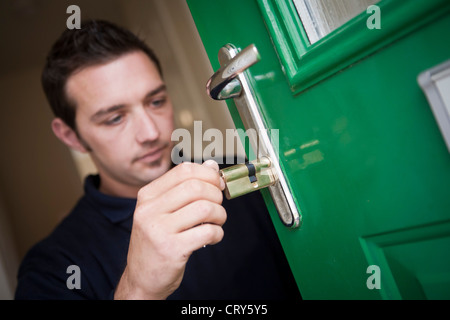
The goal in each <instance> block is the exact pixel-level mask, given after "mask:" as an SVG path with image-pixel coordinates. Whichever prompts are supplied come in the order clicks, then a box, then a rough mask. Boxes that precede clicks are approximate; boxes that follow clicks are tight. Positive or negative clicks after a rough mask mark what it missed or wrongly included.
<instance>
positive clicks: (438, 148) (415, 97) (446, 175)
mask: <svg viewBox="0 0 450 320" xmlns="http://www.w3.org/2000/svg"><path fill="white" fill-rule="evenodd" d="M411 1H414V0H411ZM391 2H395V8H397V9H398V8H400V7H401V3H404V2H405V1H402V0H397V1H391ZM430 2H433V1H427V3H430ZM417 3H419V2H417ZM434 3H435V4H436V5H435V6H430V7H429V8H431V7H433V8H434V9H433V10H434V11H433V10H431V9H430V10H428V11H427V12H426V14H427V17H429V16H430V15H431V16H432V17H433V18H432V19H430V18H427V17H423V19H416V20H417V25H414V21H412V22H411V21H410V22H409V24H408V25H406V26H405V31H404V32H401V33H400V34H399V35H398V36H397V37H396V38H395V39H394V40H392V41H390V42H385V43H383V45H380V44H378V45H377V47H376V50H369V51H367V53H366V54H360V55H359V56H358V59H357V60H356V61H351V62H350V63H348V64H346V63H344V64H342V65H343V66H342V68H341V69H339V70H335V71H334V72H332V73H327V75H326V77H323V78H321V79H320V81H318V82H316V83H313V84H311V85H309V86H305V87H304V88H303V89H302V90H296V89H295V88H294V90H292V89H293V88H292V83H291V82H290V81H291V80H292V79H289V77H288V76H287V74H286V73H285V72H283V70H284V71H286V68H285V67H284V65H283V59H281V58H279V57H280V56H279V54H280V53H279V46H277V45H274V44H276V43H277V41H279V39H275V38H274V35H273V34H272V33H271V32H270V29H271V27H270V26H269V25H266V24H265V21H267V20H266V18H265V17H266V16H267V12H262V10H264V8H263V7H262V6H261V1H258V0H214V1H211V0H188V4H189V7H190V9H191V13H192V16H193V17H194V20H195V23H196V25H197V28H198V30H199V33H200V36H201V37H202V40H203V44H204V46H205V49H206V52H207V54H208V56H209V59H210V61H211V64H212V66H213V68H214V69H215V70H217V69H218V68H219V67H220V66H219V63H218V61H217V53H218V51H219V49H220V48H221V47H222V46H224V45H225V44H227V43H232V44H234V45H235V46H237V47H240V48H245V47H246V46H247V45H249V44H251V43H254V44H255V45H256V47H257V48H258V50H259V52H260V55H261V61H260V62H259V63H257V64H256V65H254V66H253V67H251V68H250V69H249V74H250V75H251V77H252V78H253V82H254V83H253V89H254V91H255V95H256V98H257V101H258V102H259V107H260V109H261V112H262V114H263V117H264V118H265V121H266V124H267V126H268V127H269V128H272V129H279V139H280V140H279V158H280V164H281V165H282V168H283V170H284V172H285V175H286V177H287V180H288V183H289V184H290V186H291V188H292V190H293V193H294V198H295V201H296V203H297V205H298V207H299V209H300V210H301V212H302V218H303V223H302V226H301V227H300V228H299V229H296V230H292V229H289V228H286V227H285V226H284V225H283V224H282V223H281V222H280V220H279V218H278V214H277V212H276V210H275V207H274V205H273V203H272V200H271V198H270V195H269V194H268V192H266V191H264V190H263V191H262V192H263V195H264V197H265V200H266V204H267V206H268V208H269V211H270V214H271V217H272V221H273V223H274V225H275V228H276V230H277V233H278V236H279V238H280V241H281V243H282V245H283V248H284V250H285V253H286V257H287V259H288V261H289V263H290V266H291V269H292V271H293V274H294V276H295V279H296V281H297V284H298V287H299V289H300V292H301V294H302V296H303V298H305V299H425V298H429V299H449V298H450V154H449V152H448V150H447V148H446V145H445V143H444V140H443V138H442V136H441V133H440V131H439V128H438V126H437V123H436V120H435V118H434V116H433V114H432V111H431V109H430V106H429V104H428V102H427V100H426V98H425V95H424V94H423V92H422V90H421V89H420V87H419V85H418V84H417V76H418V75H419V74H420V73H421V72H422V71H424V70H426V69H429V68H431V67H433V66H436V65H438V64H440V63H442V62H444V61H446V60H449V59H450V41H448V39H447V37H448V36H447V34H448V32H449V31H450V13H449V12H450V1H441V0H439V1H434ZM399 12H403V11H401V10H399ZM383 17H389V12H384V11H382V14H381V26H382V29H381V30H383V27H385V28H388V27H389V26H390V25H389V23H388V22H386V25H384V24H383ZM359 19H361V16H360V17H359ZM386 19H387V21H389V19H393V17H392V16H391V17H389V18H386ZM419 20H420V21H419ZM350 23H351V22H350ZM397 28H398V26H397ZM343 29H345V27H344V28H343ZM343 29H342V30H343ZM377 31H378V30H368V29H367V30H363V31H361V32H367V33H368V36H369V34H370V32H377ZM383 32H385V33H386V30H383ZM387 32H389V30H387ZM298 36H299V37H301V36H303V37H304V34H303V35H302V32H300V33H299V35H298ZM330 36H331V37H332V36H333V35H330ZM303 41H305V39H303ZM320 41H322V40H320ZM320 41H319V42H318V43H316V44H315V45H318V46H320V45H321V44H320ZM343 41H344V40H343ZM325 42H326V39H324V41H323V43H325ZM339 44H340V42H339V41H337V40H335V41H334V44H333V47H331V46H330V47H329V50H336V51H339V50H340V46H339ZM347 45H348V44H347ZM328 46H329V45H328ZM277 50H278V52H277ZM328 57H329V59H332V58H333V55H332V54H330V53H328ZM353 58H354V55H352V59H353ZM349 59H350V58H349ZM308 63H310V64H311V63H314V60H309V61H308ZM297 66H298V68H299V70H301V68H302V60H301V55H300V58H299V60H298V61H297ZM206 80H207V79H205V83H206ZM297 89H298V88H297ZM227 104H228V106H229V109H230V113H231V115H232V117H233V119H234V121H235V124H236V126H237V127H238V128H239V127H240V128H242V122H241V120H240V118H239V114H238V113H237V111H236V108H235V106H234V104H233V102H232V101H227ZM372 265H375V266H377V267H378V268H379V272H378V273H377V272H375V273H374V275H380V282H379V283H380V288H379V289H377V288H376V287H375V288H372V289H371V288H369V287H370V284H371V283H375V282H377V281H376V278H374V277H372V272H371V271H370V270H371V269H370V268H369V271H368V267H369V266H372ZM368 284H369V285H368Z"/></svg>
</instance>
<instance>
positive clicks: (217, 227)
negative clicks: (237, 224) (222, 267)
mask: <svg viewBox="0 0 450 320" xmlns="http://www.w3.org/2000/svg"><path fill="white" fill-rule="evenodd" d="M218 170H219V167H218V165H217V163H216V162H214V161H206V162H205V163H204V164H203V165H199V164H195V163H182V164H180V165H178V166H176V167H175V168H173V169H172V170H170V171H168V172H167V173H166V174H164V175H163V176H161V177H160V178H158V179H156V180H154V181H153V182H151V183H150V184H148V185H147V186H145V187H143V188H142V189H141V190H140V191H139V193H138V198H137V205H136V210H135V212H134V218H133V219H134V220H133V228H132V231H131V239H130V245H129V250H128V257H127V267H126V268H125V271H124V273H123V274H122V278H121V280H120V282H119V285H118V286H117V289H116V292H115V299H165V298H167V297H168V296H169V295H170V294H171V293H172V292H173V291H175V290H176V289H177V288H178V287H179V285H180V283H181V280H182V278H183V274H184V269H185V266H186V262H187V261H188V259H189V257H190V255H191V254H192V252H194V251H195V250H197V249H199V248H201V247H203V246H204V245H208V244H216V243H218V242H220V241H221V240H222V238H223V229H222V225H223V224H224V223H225V221H226V217H227V216H226V212H225V209H224V208H223V207H222V206H221V203H222V191H221V190H223V189H224V183H223V181H222V179H221V178H220V177H219V174H218Z"/></svg>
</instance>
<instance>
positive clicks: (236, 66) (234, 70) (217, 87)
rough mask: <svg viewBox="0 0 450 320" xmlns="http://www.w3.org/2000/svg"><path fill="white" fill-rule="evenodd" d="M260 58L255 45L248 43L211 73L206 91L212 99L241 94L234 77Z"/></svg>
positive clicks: (222, 98)
mask: <svg viewBox="0 0 450 320" xmlns="http://www.w3.org/2000/svg"><path fill="white" fill-rule="evenodd" d="M224 48H225V47H224ZM224 48H222V49H221V50H223V49H224ZM219 55H220V53H219ZM260 59H261V58H260V55H259V52H258V49H256V47H255V45H254V44H251V45H249V46H248V47H247V48H245V49H244V50H242V51H240V52H239V53H238V54H237V55H236V56H235V57H233V58H232V59H231V60H229V61H228V62H227V63H226V64H225V65H223V66H222V67H221V68H220V69H219V70H217V72H216V73H214V74H213V76H212V77H211V78H210V79H209V80H208V82H207V84H206V92H207V93H208V95H209V96H210V97H211V98H213V99H214V100H225V99H230V98H235V97H238V96H239V95H240V94H241V91H242V88H241V84H240V82H239V81H238V80H237V79H236V77H237V76H238V75H239V74H240V73H242V72H243V71H245V70H246V69H248V68H250V67H251V66H252V65H254V64H255V63H257V62H258V61H259V60H260Z"/></svg>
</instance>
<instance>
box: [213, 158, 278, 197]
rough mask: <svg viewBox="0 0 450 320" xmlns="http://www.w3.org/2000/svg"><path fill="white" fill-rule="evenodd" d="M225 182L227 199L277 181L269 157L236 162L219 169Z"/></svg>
mask: <svg viewBox="0 0 450 320" xmlns="http://www.w3.org/2000/svg"><path fill="white" fill-rule="evenodd" d="M220 176H221V177H222V179H223V180H224V182H225V190H224V193H225V196H226V197H227V199H233V198H236V197H240V196H242V195H245V194H247V193H250V192H253V191H256V190H259V189H262V188H266V187H269V186H271V185H274V184H275V183H276V182H277V177H276V174H275V170H273V168H272V162H271V161H270V158H269V157H261V158H259V159H256V160H253V161H249V162H246V163H243V164H237V165H234V166H231V167H228V168H225V169H222V170H220Z"/></svg>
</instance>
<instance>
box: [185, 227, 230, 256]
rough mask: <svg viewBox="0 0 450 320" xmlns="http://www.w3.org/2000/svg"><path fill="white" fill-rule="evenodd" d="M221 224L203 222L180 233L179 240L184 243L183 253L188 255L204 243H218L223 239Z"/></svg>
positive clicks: (204, 244)
mask: <svg viewBox="0 0 450 320" xmlns="http://www.w3.org/2000/svg"><path fill="white" fill-rule="evenodd" d="M223 235H224V232H223V229H222V227H221V226H218V225H215V224H210V223H205V224H201V225H198V226H196V227H194V228H191V229H189V230H186V231H184V232H182V233H180V234H179V235H178V236H179V237H180V241H182V242H183V244H184V249H185V250H186V252H185V255H186V256H187V257H189V256H190V255H191V254H192V252H194V251H195V250H198V249H200V248H202V247H204V246H206V245H213V244H216V243H219V242H220V241H222V239H223Z"/></svg>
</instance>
